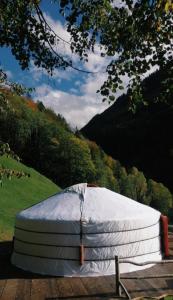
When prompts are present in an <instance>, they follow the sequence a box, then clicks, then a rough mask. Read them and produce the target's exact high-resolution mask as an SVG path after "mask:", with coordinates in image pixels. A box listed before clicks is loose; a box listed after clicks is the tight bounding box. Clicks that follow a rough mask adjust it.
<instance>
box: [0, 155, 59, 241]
mask: <svg viewBox="0 0 173 300" xmlns="http://www.w3.org/2000/svg"><path fill="white" fill-rule="evenodd" d="M0 165H1V166H5V167H6V168H9V169H15V170H20V171H21V170H22V171H24V172H26V173H29V174H30V177H29V178H28V177H27V178H25V177H23V178H20V179H17V178H15V177H13V178H12V179H11V180H8V179H4V180H3V185H2V186H0V207H1V208H0V240H4V239H11V237H12V235H13V226H14V219H15V215H16V213H17V212H19V211H20V210H22V209H24V208H26V207H29V206H31V205H33V204H35V203H37V202H39V201H41V200H44V199H45V198H47V197H48V196H50V195H53V194H55V193H57V192H58V191H60V188H59V187H58V186H57V185H55V184H54V183H53V182H52V181H50V180H49V179H47V178H46V177H44V176H42V175H41V174H39V173H38V172H36V171H35V170H34V169H32V168H29V167H27V166H25V165H24V164H22V163H18V162H17V161H15V160H14V159H12V158H9V157H5V156H3V157H2V156H1V157H0Z"/></svg>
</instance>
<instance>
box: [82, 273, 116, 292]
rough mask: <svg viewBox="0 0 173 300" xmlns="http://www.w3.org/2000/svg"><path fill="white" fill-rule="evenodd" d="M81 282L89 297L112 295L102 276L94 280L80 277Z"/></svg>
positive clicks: (109, 286)
mask: <svg viewBox="0 0 173 300" xmlns="http://www.w3.org/2000/svg"><path fill="white" fill-rule="evenodd" d="M81 280H82V282H83V285H84V287H85V288H86V290H87V292H88V295H89V296H90V297H93V296H95V297H103V296H110V295H113V294H114V290H113V289H112V286H111V285H110V284H108V281H107V280H106V279H105V277H104V276H101V277H95V278H93V277H82V278H81Z"/></svg>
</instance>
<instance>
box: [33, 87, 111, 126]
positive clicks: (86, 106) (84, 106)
mask: <svg viewBox="0 0 173 300" xmlns="http://www.w3.org/2000/svg"><path fill="white" fill-rule="evenodd" d="M35 99H39V100H41V101H42V102H43V103H44V105H45V106H46V107H50V108H52V109H53V110H54V111H55V112H56V113H60V114H62V115H63V116H64V117H65V119H66V120H67V122H68V123H69V124H70V125H71V126H72V127H76V126H77V127H78V128H81V127H82V126H84V125H85V124H86V123H87V122H88V121H89V120H90V119H91V118H92V117H93V116H94V115H95V114H97V113H100V112H102V111H103V110H104V109H105V108H106V107H107V106H108V104H107V103H102V102H101V100H100V99H98V98H96V97H95V95H94V97H93V96H92V95H91V94H90V95H89V94H87V93H86V94H83V95H81V96H78V95H75V94H73V93H71V92H70V91H69V92H63V91H60V90H57V89H53V88H51V87H50V86H48V85H45V84H43V85H41V86H40V87H38V88H37V89H36V95H35Z"/></svg>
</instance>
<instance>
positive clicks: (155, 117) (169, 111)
mask: <svg viewBox="0 0 173 300" xmlns="http://www.w3.org/2000/svg"><path fill="white" fill-rule="evenodd" d="M166 78H167V68H166V69H165V70H162V71H157V72H155V73H153V74H152V75H150V76H149V77H148V78H146V79H145V80H144V81H143V90H144V92H143V97H144V100H146V101H147V103H150V104H148V105H146V106H145V105H144V104H142V105H141V106H140V107H139V108H138V110H137V111H136V113H133V112H132V111H130V110H129V101H130V97H129V94H128V93H127V95H122V96H121V97H120V98H119V99H118V100H117V102H115V103H114V104H113V105H112V106H111V107H109V108H108V109H107V110H106V111H104V112H103V113H102V114H100V115H96V116H95V117H94V118H93V119H92V120H91V121H90V122H89V123H88V124H87V125H86V126H85V127H84V128H83V129H82V130H81V132H82V133H83V134H84V135H85V136H86V137H87V138H89V139H91V140H95V141H96V143H97V144H98V145H100V146H101V147H102V148H103V149H104V151H105V152H106V153H108V154H109V155H111V156H112V157H114V158H116V159H118V160H120V161H121V163H122V164H123V165H125V166H126V168H128V169H129V168H131V167H132V166H136V167H137V168H139V169H140V170H141V171H142V172H144V174H145V176H146V177H147V178H148V177H149V178H153V179H154V180H156V181H159V182H163V183H164V185H166V186H167V187H168V188H169V189H170V190H171V192H173V176H172V172H173V139H172V128H173V101H172V98H171V97H172V96H168V95H167V94H166V93H165V92H164V93H163V82H164V81H166ZM172 88H173V85H172V86H170V89H172ZM168 92H170V91H168ZM171 103H172V104H171ZM103 124H104V126H103Z"/></svg>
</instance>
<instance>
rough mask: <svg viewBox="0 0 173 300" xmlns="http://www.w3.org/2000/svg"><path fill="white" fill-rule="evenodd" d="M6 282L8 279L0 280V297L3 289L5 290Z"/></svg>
mask: <svg viewBox="0 0 173 300" xmlns="http://www.w3.org/2000/svg"><path fill="white" fill-rule="evenodd" d="M6 282H7V281H6V280H5V279H1V280H0V297H1V295H2V293H3V290H4V287H5V285H6Z"/></svg>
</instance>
